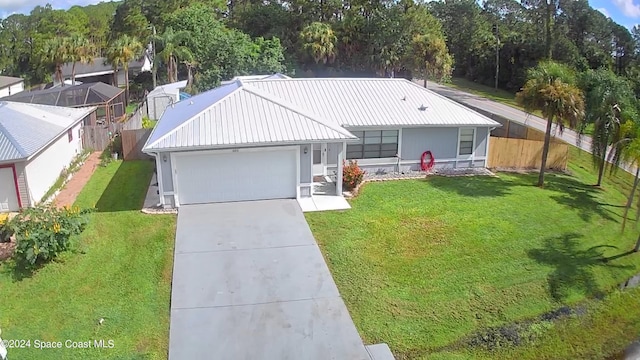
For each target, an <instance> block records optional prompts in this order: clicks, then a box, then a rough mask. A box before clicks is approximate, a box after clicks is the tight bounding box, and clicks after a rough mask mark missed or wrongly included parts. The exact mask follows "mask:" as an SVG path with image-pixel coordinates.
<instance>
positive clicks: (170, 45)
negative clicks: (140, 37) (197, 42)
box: [154, 27, 193, 83]
mask: <svg viewBox="0 0 640 360" xmlns="http://www.w3.org/2000/svg"><path fill="white" fill-rule="evenodd" d="M189 36H190V33H189V32H188V31H177V32H176V31H174V30H173V28H171V27H168V28H167V29H166V30H165V31H164V33H162V35H156V36H155V40H156V41H157V42H158V43H159V44H160V46H161V47H162V51H160V52H159V53H158V57H159V58H160V59H162V62H163V63H164V64H165V66H166V67H167V78H168V80H169V83H173V82H176V81H178V59H180V60H182V61H191V60H193V54H192V53H191V51H190V50H189V48H187V47H186V46H183V45H182V44H184V42H185V41H186V40H187V39H188V38H189ZM154 65H155V64H154Z"/></svg>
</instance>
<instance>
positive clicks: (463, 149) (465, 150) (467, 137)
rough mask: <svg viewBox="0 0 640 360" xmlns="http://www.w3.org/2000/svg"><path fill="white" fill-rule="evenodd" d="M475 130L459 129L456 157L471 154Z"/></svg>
mask: <svg viewBox="0 0 640 360" xmlns="http://www.w3.org/2000/svg"><path fill="white" fill-rule="evenodd" d="M474 135H475V129H473V128H467V129H460V138H459V139H458V143H459V146H458V155H471V154H472V153H473V136H474Z"/></svg>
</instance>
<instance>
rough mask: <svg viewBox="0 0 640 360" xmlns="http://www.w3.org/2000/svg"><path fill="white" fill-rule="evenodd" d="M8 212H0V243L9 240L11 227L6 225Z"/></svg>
mask: <svg viewBox="0 0 640 360" xmlns="http://www.w3.org/2000/svg"><path fill="white" fill-rule="evenodd" d="M8 223H9V214H7V213H1V214H0V243H4V242H9V241H10V240H11V229H10V228H9V226H8Z"/></svg>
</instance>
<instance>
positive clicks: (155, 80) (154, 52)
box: [151, 25, 158, 89]
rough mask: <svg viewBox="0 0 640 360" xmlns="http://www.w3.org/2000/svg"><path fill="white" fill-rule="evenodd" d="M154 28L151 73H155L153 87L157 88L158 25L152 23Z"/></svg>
mask: <svg viewBox="0 0 640 360" xmlns="http://www.w3.org/2000/svg"><path fill="white" fill-rule="evenodd" d="M151 27H152V28H153V45H152V46H153V59H152V60H151V73H152V74H153V88H154V89H155V88H156V86H158V79H157V74H158V69H156V26H155V25H151Z"/></svg>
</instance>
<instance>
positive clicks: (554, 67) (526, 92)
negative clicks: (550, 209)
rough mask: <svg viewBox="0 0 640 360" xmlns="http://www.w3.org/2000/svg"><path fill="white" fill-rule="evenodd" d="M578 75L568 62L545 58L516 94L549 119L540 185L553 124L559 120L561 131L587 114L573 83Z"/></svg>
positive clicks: (580, 91)
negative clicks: (557, 61) (566, 64)
mask: <svg viewBox="0 0 640 360" xmlns="http://www.w3.org/2000/svg"><path fill="white" fill-rule="evenodd" d="M574 83H575V77H574V75H573V71H571V70H570V69H569V68H568V67H566V66H565V65H562V64H559V63H556V62H552V61H545V62H541V63H540V64H538V66H536V67H535V68H532V69H529V71H528V73H527V82H526V83H525V84H524V86H523V87H522V90H521V91H520V92H518V93H517V94H516V100H517V101H518V103H519V104H520V105H522V106H524V108H525V109H526V110H527V111H533V110H540V111H541V112H542V115H543V116H544V117H545V118H546V119H547V128H546V132H545V135H544V146H543V148H542V164H541V166H540V175H539V176H538V186H540V187H542V186H544V173H545V168H546V167H547V155H548V154H549V144H550V142H551V125H552V124H553V123H554V122H556V124H557V126H558V128H559V129H560V132H561V133H562V131H563V130H564V126H565V125H568V126H569V127H571V128H575V127H576V126H577V125H578V124H579V123H580V122H581V121H582V118H583V117H584V97H583V94H582V90H580V89H579V88H578V87H576V86H575V85H574Z"/></svg>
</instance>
